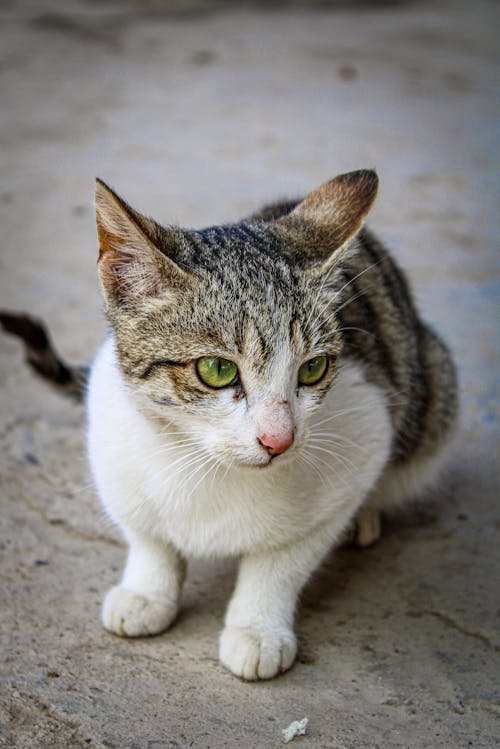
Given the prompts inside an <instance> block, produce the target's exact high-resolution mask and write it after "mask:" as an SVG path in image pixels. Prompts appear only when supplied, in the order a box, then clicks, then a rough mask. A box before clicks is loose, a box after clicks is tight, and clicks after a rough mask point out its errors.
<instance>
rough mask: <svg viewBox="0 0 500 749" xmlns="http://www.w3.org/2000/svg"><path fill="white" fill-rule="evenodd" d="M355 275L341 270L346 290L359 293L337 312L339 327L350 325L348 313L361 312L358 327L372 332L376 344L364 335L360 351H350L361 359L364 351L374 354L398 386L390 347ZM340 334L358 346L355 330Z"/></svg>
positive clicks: (395, 385) (364, 355)
mask: <svg viewBox="0 0 500 749" xmlns="http://www.w3.org/2000/svg"><path fill="white" fill-rule="evenodd" d="M355 276H356V274H355V273H353V274H350V273H348V272H347V271H346V270H343V271H342V272H341V277H342V279H343V283H345V284H346V290H348V291H349V292H350V293H351V295H352V296H353V297H354V296H356V295H357V294H359V296H358V297H357V298H356V299H355V300H354V301H352V302H349V300H348V299H347V300H346V301H345V308H344V309H343V310H341V311H340V312H339V313H338V317H339V320H340V325H341V328H348V327H350V321H349V315H350V314H351V315H352V314H353V313H354V312H355V311H358V312H360V313H361V314H362V316H363V324H362V325H360V326H359V327H362V328H365V329H367V330H370V331H371V332H373V335H374V340H375V342H376V344H375V345H373V344H372V343H370V342H368V341H366V337H365V339H364V344H363V346H359V348H360V349H361V352H362V353H361V354H356V351H353V352H352V353H353V355H354V356H356V357H357V358H360V357H361V358H363V359H367V358H368V357H367V356H366V353H368V352H369V353H370V354H371V355H374V356H375V357H376V359H377V360H378V364H379V366H380V368H381V369H382V370H383V371H384V372H385V373H386V374H387V376H388V378H389V380H390V382H391V383H392V385H394V387H395V388H397V387H398V386H399V380H398V377H397V374H396V372H395V370H394V366H393V361H392V356H391V353H390V348H389V346H388V345H387V344H386V341H385V339H384V338H383V336H382V335H381V330H380V328H379V327H378V325H377V320H378V316H377V313H376V311H375V309H374V307H373V305H372V304H371V302H370V301H369V300H368V298H367V296H366V295H364V294H363V293H362V289H360V288H359V287H358V286H357V284H356V282H355V281H354V278H355ZM350 307H352V308H353V309H351V310H349V308H350ZM344 310H345V311H344ZM341 335H342V336H343V337H344V336H345V338H344V340H346V342H347V343H350V345H351V347H356V348H358V346H356V344H355V343H354V342H355V341H356V339H357V337H358V336H357V335H356V332H355V331H348V335H345V332H341Z"/></svg>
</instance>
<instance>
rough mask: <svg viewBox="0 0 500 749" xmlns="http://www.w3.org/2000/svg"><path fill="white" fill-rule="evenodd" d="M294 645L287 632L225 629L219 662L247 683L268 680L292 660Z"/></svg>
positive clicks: (295, 651)
mask: <svg viewBox="0 0 500 749" xmlns="http://www.w3.org/2000/svg"><path fill="white" fill-rule="evenodd" d="M296 653H297V641H296V638H295V635H294V634H293V632H292V631H290V630H280V631H278V632H275V631H269V632H264V633H262V632H258V631H256V630H254V629H252V628H250V627H248V628H246V627H226V628H225V629H224V630H223V632H222V634H221V638H220V651H219V655H220V660H221V663H222V664H223V665H224V666H226V668H228V669H229V670H230V671H232V673H233V674H235V675H236V676H239V677H240V678H241V679H245V680H247V681H255V680H257V679H272V678H273V677H274V676H277V674H279V673H282V672H283V671H287V670H288V669H289V668H290V666H291V665H292V664H293V662H294V660H295V655H296Z"/></svg>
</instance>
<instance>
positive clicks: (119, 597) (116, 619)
mask: <svg viewBox="0 0 500 749" xmlns="http://www.w3.org/2000/svg"><path fill="white" fill-rule="evenodd" d="M128 541H129V543H130V548H129V552H128V558H127V564H126V565H125V570H124V572H123V577H122V580H121V583H120V585H117V586H116V587H114V588H111V590H110V591H108V593H107V595H106V597H105V599H104V604H103V608H102V621H103V624H104V626H105V627H106V629H109V630H110V631H111V632H114V633H115V634H117V635H121V636H122V637H139V636H141V635H155V634H158V633H159V632H163V631H164V630H165V629H167V627H169V626H170V624H171V623H172V622H173V620H174V619H175V617H176V615H177V610H178V601H179V595H180V591H181V587H182V583H183V581H184V576H185V567H186V565H185V562H184V560H183V559H182V558H181V556H180V555H179V553H178V552H177V551H176V549H175V548H174V547H173V546H171V545H170V544H167V543H160V542H159V541H157V540H156V539H152V538H148V537H144V536H138V535H135V534H134V535H129V536H128Z"/></svg>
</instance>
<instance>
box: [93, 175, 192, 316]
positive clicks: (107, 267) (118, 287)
mask: <svg viewBox="0 0 500 749" xmlns="http://www.w3.org/2000/svg"><path fill="white" fill-rule="evenodd" d="M95 207H96V224H97V237H98V241H99V261H98V270H99V276H100V279H101V283H102V286H103V290H104V294H105V297H106V299H107V301H110V300H113V301H118V302H124V303H126V302H133V301H135V300H138V299H142V298H145V297H151V296H158V295H159V294H161V293H164V292H165V291H167V290H175V289H179V288H183V287H184V286H186V285H187V284H188V283H189V276H188V274H187V273H186V272H185V271H183V270H182V269H181V268H180V267H179V266H178V265H177V264H176V263H175V262H174V261H173V260H172V259H171V258H170V257H169V252H168V248H169V245H171V247H172V249H174V248H175V241H176V240H175V236H174V231H173V230H172V231H171V232H169V230H167V229H164V228H163V227H161V226H160V225H159V224H157V223H156V222H155V221H152V220H151V219H149V218H146V216H143V215H142V214H140V213H139V212H138V211H135V210H134V209H133V208H131V207H130V206H129V205H128V204H127V203H126V202H125V201H124V200H122V199H121V198H120V197H119V196H118V195H117V194H116V193H115V192H113V190H112V189H111V188H110V187H108V186H107V185H106V184H105V183H104V182H102V181H101V180H99V179H97V180H96V191H95ZM160 247H161V249H160Z"/></svg>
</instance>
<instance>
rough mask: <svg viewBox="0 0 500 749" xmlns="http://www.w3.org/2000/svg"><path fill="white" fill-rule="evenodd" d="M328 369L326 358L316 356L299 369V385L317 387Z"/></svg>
mask: <svg viewBox="0 0 500 749" xmlns="http://www.w3.org/2000/svg"><path fill="white" fill-rule="evenodd" d="M327 367H328V359H327V358H326V356H323V355H322V356H314V357H313V358H312V359H309V361H305V362H304V364H302V366H301V367H300V369H299V385H315V384H316V383H317V382H319V381H320V380H321V378H322V377H323V375H324V374H325V372H326V370H327Z"/></svg>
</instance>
